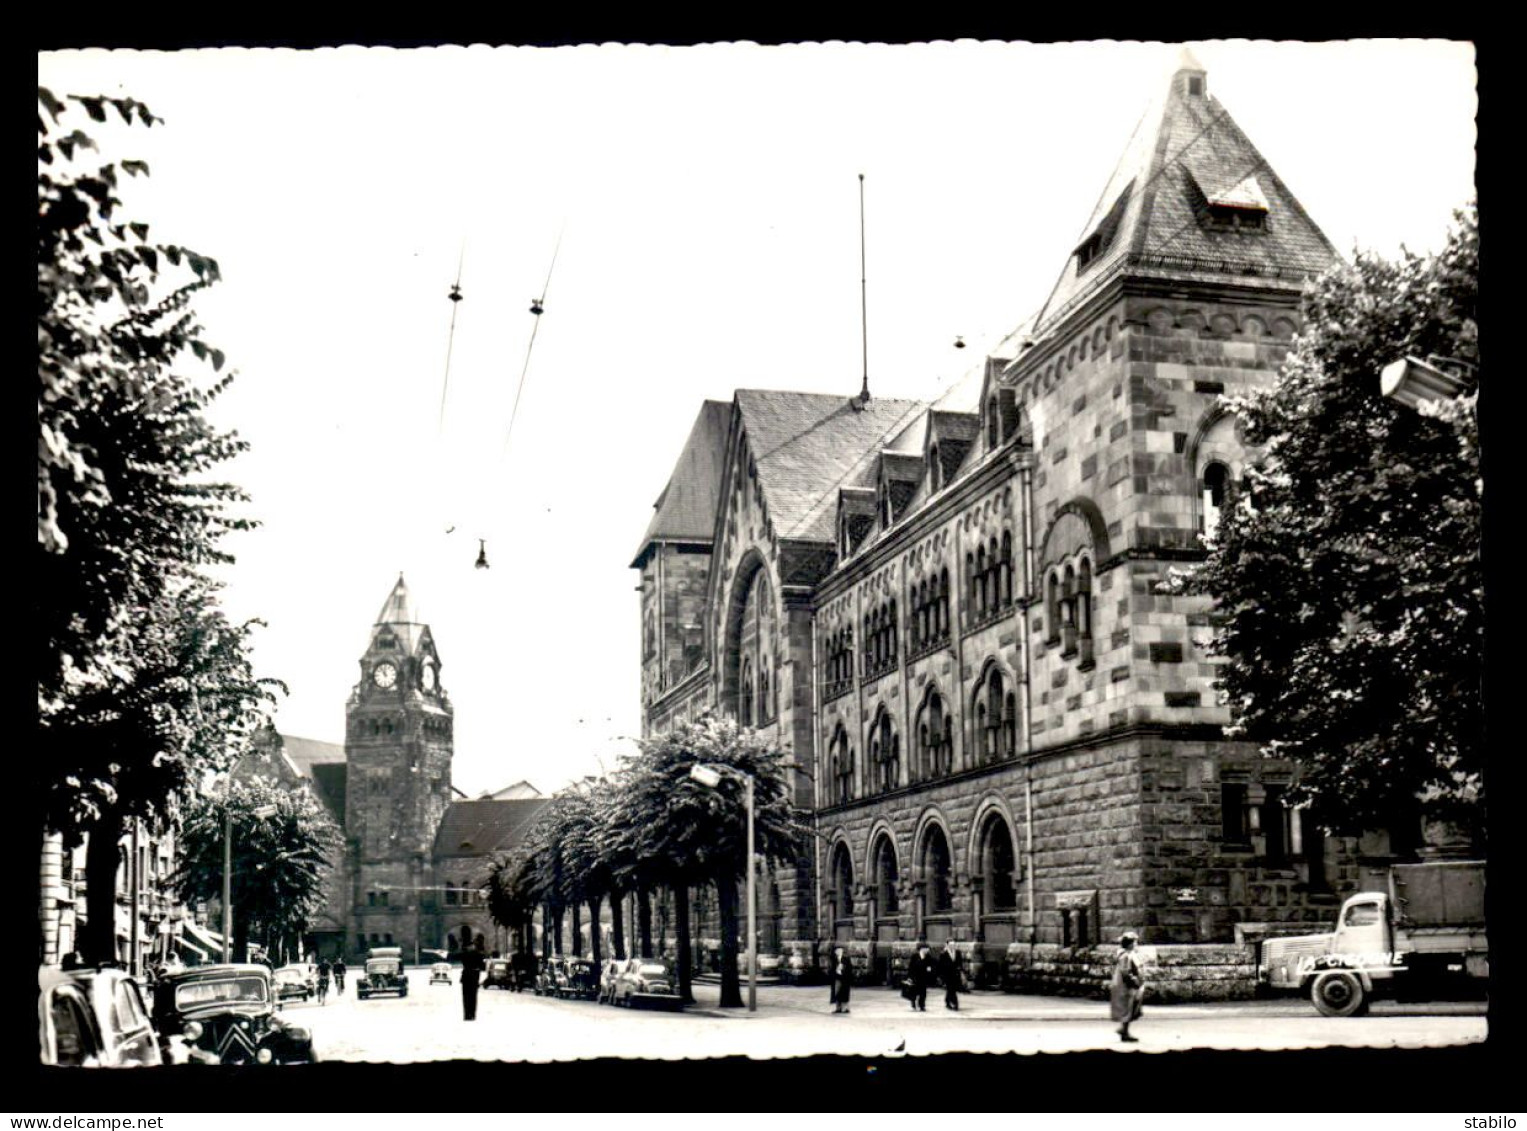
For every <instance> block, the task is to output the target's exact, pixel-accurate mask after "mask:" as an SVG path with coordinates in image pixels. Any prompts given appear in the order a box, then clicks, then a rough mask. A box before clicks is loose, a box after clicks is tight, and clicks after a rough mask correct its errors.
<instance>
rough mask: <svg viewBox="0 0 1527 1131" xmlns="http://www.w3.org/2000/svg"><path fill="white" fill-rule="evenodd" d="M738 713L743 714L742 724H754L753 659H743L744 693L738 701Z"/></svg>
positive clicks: (748, 725)
mask: <svg viewBox="0 0 1527 1131" xmlns="http://www.w3.org/2000/svg"><path fill="white" fill-rule="evenodd" d="M738 708H739V710H738V714H739V715H740V716H741V722H742V725H743V726H745V727H750V726H752V725H753V661H752V660H749V659H745V660H743V661H742V695H741V701H740V702H739V703H738Z"/></svg>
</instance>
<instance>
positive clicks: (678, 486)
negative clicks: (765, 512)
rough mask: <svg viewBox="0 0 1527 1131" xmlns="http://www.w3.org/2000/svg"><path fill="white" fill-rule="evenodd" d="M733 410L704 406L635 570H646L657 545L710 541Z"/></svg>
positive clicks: (718, 403) (656, 508)
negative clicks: (646, 558)
mask: <svg viewBox="0 0 1527 1131" xmlns="http://www.w3.org/2000/svg"><path fill="white" fill-rule="evenodd" d="M731 412H732V406H731V405H729V404H727V403H726V402H725V401H706V402H704V403H703V404H702V405H701V406H700V415H699V416H697V417H695V423H694V427H693V428H691V429H690V430H689V439H688V440H686V441H684V450H683V452H681V453H680V455H679V461H678V463H676V464H674V467H673V474H672V475H670V476H669V477H668V485H667V486H666V487H664V488H663V493H662V494H661V495H659V496H658V498H657V502H656V503H654V504H653V505H652V506H653V510H654V511H656V513H655V514H654V515H653V516H652V521H651V522H649V523H648V524H647V533H646V534H644V535H642V541H641V545H640V546H639V547H637V551H636V558H635V560H634V561H632V563H631V564H632V566H640V565H641V562H642V559H643V557H644V556H645V555H646V553H647V549H648V547H650V546H651V545H652V544H653V543H654V542H660V541H665V540H666V541H674V542H709V541H710V540H711V536H712V535H713V534H714V533H715V529H716V499H717V498H718V496H719V494H720V491H721V461H722V460H723V459H724V458H725V455H726V430H727V426H728V424H730V422H731Z"/></svg>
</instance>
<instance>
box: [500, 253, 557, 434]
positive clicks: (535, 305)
mask: <svg viewBox="0 0 1527 1131" xmlns="http://www.w3.org/2000/svg"><path fill="white" fill-rule="evenodd" d="M566 230H567V225H566V223H564V224H563V225H562V227H561V229H559V230H558V232H557V242H556V246H554V247H553V248H552V250H551V266H549V267H547V269H546V282H544V283H543V284H541V297H540V298H533V299H531V300H530V313H531V314H533V315H535V322H534V324H532V326H531V327H530V341H529V343H528V344H527V345H526V346H525V364H524V365H522V366H521V367H520V383H519V384H518V385H517V386H516V387H515V390H514V407H513V408H511V409H510V410H509V429H508V431H506V432H505V433H504V450H503V452H502V453H500V456H499V458H500V460H503V459H507V458H508V456H509V441H510V440H511V439H512V438H513V436H514V418H515V417H516V416H518V415H519V412H520V395H521V394H522V393H524V391H525V377H526V375H527V374H528V373H529V372H530V355H531V353H532V351H534V350H535V348H536V332H537V331H538V330H540V328H541V315H542V314H544V313H545V311H546V293H547V292H548V291H549V290H550V289H551V274H552V272H553V271H555V270H556V268H557V253H558V252H559V251H561V250H562V233H563V232H565V231H566Z"/></svg>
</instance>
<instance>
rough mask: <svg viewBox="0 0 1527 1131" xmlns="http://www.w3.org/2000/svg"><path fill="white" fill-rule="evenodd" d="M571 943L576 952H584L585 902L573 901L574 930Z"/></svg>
mask: <svg viewBox="0 0 1527 1131" xmlns="http://www.w3.org/2000/svg"><path fill="white" fill-rule="evenodd" d="M570 943H571V945H572V948H573V953H574V954H582V953H583V904H581V903H579V902H578V901H577V900H574V901H573V930H572V938H571V940H570Z"/></svg>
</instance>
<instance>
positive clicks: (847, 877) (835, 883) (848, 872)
mask: <svg viewBox="0 0 1527 1131" xmlns="http://www.w3.org/2000/svg"><path fill="white" fill-rule="evenodd" d="M831 874H832V902H833V918H834V919H836V920H838V921H840V922H841V921H842V920H844V919H852V918H853V916H854V862H853V860H852V859H851V858H850V857H849V855H848V845H846V844H842V843H840V844H839V845H838V847H837V848H835V849H833V854H832V873H831Z"/></svg>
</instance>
